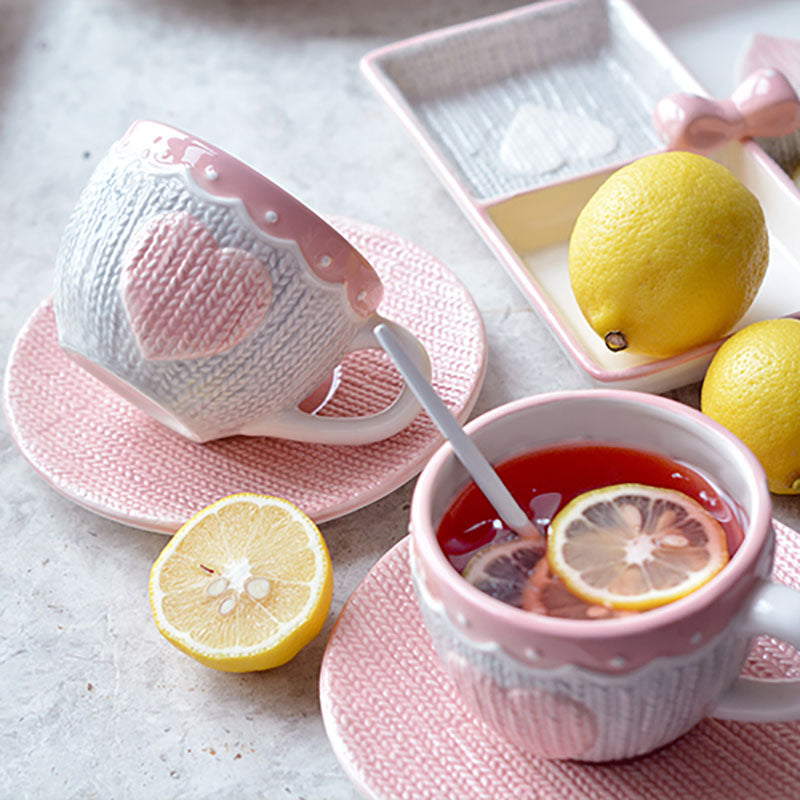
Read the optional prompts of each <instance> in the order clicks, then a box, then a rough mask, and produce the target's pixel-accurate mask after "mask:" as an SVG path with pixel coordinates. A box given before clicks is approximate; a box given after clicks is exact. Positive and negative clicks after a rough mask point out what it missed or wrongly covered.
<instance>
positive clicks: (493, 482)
mask: <svg viewBox="0 0 800 800" xmlns="http://www.w3.org/2000/svg"><path fill="white" fill-rule="evenodd" d="M374 333H375V337H376V338H377V340H378V341H379V342H380V344H381V346H382V347H383V349H384V350H385V351H386V352H387V353H388V355H389V357H390V358H391V359H392V361H393V362H394V365H395V366H396V367H397V369H398V370H399V371H400V374H401V375H402V376H403V378H405V381H406V384H407V385H408V386H409V388H410V389H411V391H412V392H413V393H414V395H415V396H416V398H417V400H419V402H420V404H421V405H422V407H423V408H424V409H425V411H427V412H428V414H429V415H430V418H431V419H432V420H433V421H434V423H435V425H436V427H437V428H438V429H439V430H440V431H441V432H442V433H443V434H444V436H445V437H446V438H447V439H448V441H449V442H450V444H451V445H452V447H453V450H454V451H455V454H456V456H457V457H458V460H459V461H460V462H461V463H462V464H463V465H464V467H465V468H466V470H467V472H469V474H470V475H471V476H472V479H473V480H474V481H475V483H476V484H477V485H478V488H479V489H480V490H481V491H482V492H483V493H484V495H486V499H487V500H488V501H489V502H490V503H491V504H492V507H493V508H494V510H495V511H496V512H497V513H498V514H499V515H500V519H502V520H503V522H504V523H505V524H506V525H508V527H509V528H511V530H512V531H514V532H515V533H516V534H517V535H518V536H524V537H526V538H528V539H537V540H538V541H539V542H540V544H541V546H542V549H544V538H543V537H542V535H541V533H539V531H538V529H537V528H536V526H535V525H534V524H533V523H532V522H531V521H530V520H529V519H528V516H527V515H526V514H525V512H524V511H523V510H522V509H521V508H520V507H519V504H518V503H517V501H516V500H514V498H513V497H512V496H511V492H509V491H508V489H507V488H506V485H505V484H504V483H503V482H502V481H501V480H500V477H499V476H498V474H497V473H496V472H495V471H494V468H493V467H492V465H491V464H490V463H489V462H488V461H487V460H486V457H485V456H484V455H483V453H481V451H480V450H479V449H478V447H477V445H476V444H475V442H473V441H472V439H470V438H469V436H467V434H466V433H465V432H464V429H463V428H462V427H461V426H460V425H459V424H458V420H457V419H456V418H455V417H454V416H453V414H452V413H451V411H450V409H449V408H448V407H447V406H446V405H445V404H444V402H443V401H442V400H441V398H440V397H439V395H438V394H436V392H435V391H434V389H433V387H432V386H431V385H430V383H428V381H427V380H426V379H425V377H424V376H423V375H422V373H421V372H420V371H419V370H418V369H417V368H416V367H415V366H414V363H413V362H412V360H411V358H410V356H409V354H408V353H407V352H406V350H405V348H404V347H403V345H402V344H401V343H400V340H399V339H398V338H397V337H396V336H395V335H394V334H393V333H392V331H391V330H390V329H389V328H388V327H387V326H386V325H377V326H376V327H375V330H374Z"/></svg>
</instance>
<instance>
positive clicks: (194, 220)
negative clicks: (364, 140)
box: [54, 121, 430, 444]
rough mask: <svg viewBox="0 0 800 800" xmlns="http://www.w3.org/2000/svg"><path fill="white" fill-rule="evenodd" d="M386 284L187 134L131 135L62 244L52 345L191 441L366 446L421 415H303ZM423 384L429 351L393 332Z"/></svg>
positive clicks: (407, 402)
mask: <svg viewBox="0 0 800 800" xmlns="http://www.w3.org/2000/svg"><path fill="white" fill-rule="evenodd" d="M382 293H383V287H382V285H381V282H380V279H379V278H378V276H377V274H376V273H375V271H374V270H373V268H372V267H371V266H370V265H369V264H368V263H367V262H366V260H365V259H364V258H363V257H362V256H361V254H360V253H359V252H358V251H357V250H356V249H355V248H354V247H353V246H352V245H351V244H350V243H349V242H348V241H347V240H346V239H345V238H344V237H343V236H341V235H340V234H339V233H338V232H337V231H336V230H335V229H334V228H333V227H331V226H330V225H329V224H328V223H327V222H325V221H324V220H322V219H321V218H320V217H318V216H317V215H316V214H314V213H313V212H312V211H310V210H309V209H308V208H306V207H305V206H304V205H303V204H302V203H300V202H299V201H298V200H297V199H295V198H294V197H292V196H291V195H290V194H288V193H287V192H285V191H283V190H282V189H280V188H279V187H278V186H276V185H275V184H274V183H272V182H271V181H269V180H268V179H267V178H265V177H263V176H262V175H260V174H259V173H257V172H255V171H254V170H252V169H251V168H249V167H247V166H245V165H244V164H242V163H241V162H239V161H238V160H236V159H235V158H232V157H231V156H229V155H227V154H226V153H224V152H222V151H221V150H219V149H218V148H216V147H213V146H211V145H209V144H207V143H205V142H203V141H201V140H199V139H197V138H195V137H194V136H190V135H189V134H186V133H184V132H182V131H179V130H176V129H174V128H172V127H170V126H167V125H164V124H161V123H158V122H151V121H138V122H135V123H133V125H131V127H130V128H129V129H128V131H127V132H126V133H125V135H124V136H123V137H122V138H121V139H120V140H119V141H118V142H117V143H115V144H114V145H113V146H112V148H111V150H110V151H109V153H108V154H107V155H106V156H105V157H104V158H103V159H102V161H101V162H100V163H99V165H98V166H97V168H96V170H95V171H94V173H93V175H92V177H91V179H90V181H89V183H88V185H87V187H86V188H85V190H84V191H83V193H82V195H81V197H80V200H79V202H78V204H77V207H76V209H75V211H74V213H73V214H72V217H71V218H70V221H69V223H68V225H67V227H66V230H65V232H64V235H63V237H62V241H61V246H60V249H59V253H58V258H57V264H56V285H55V293H54V306H55V313H56V321H57V326H58V336H59V342H60V344H61V347H62V348H63V349H64V350H65V351H66V352H67V354H68V355H70V356H71V357H72V358H73V359H75V360H76V361H77V362H78V363H79V364H81V365H82V366H83V367H85V368H86V369H87V370H88V371H89V372H91V373H92V374H93V375H95V376H96V377H98V378H99V379H101V380H102V381H104V382H105V383H106V384H108V385H109V386H111V388H113V389H114V390H115V391H117V392H118V393H120V394H121V395H122V396H123V397H125V398H126V399H127V400H129V401H130V402H132V403H133V404H135V405H137V406H139V407H140V408H141V409H142V410H144V411H145V412H147V413H148V414H150V415H151V416H153V417H155V418H156V419H158V420H159V421H160V422H162V423H164V424H165V425H167V426H169V427H170V428H172V429H173V430H175V431H177V432H178V433H180V434H182V435H183V436H185V437H187V438H190V439H192V440H194V441H198V442H203V441H208V440H210V439H216V438H219V437H223V436H229V435H233V434H244V435H252V436H277V437H281V438H288V439H296V440H300V441H311V442H321V443H328V444H363V443H367V442H372V441H377V440H379V439H384V438H386V437H388V436H391V435H393V434H394V433H396V432H398V431H399V430H401V429H402V428H404V427H405V426H406V425H408V424H409V423H410V422H411V420H412V419H413V418H414V416H415V415H416V414H417V413H418V411H419V405H418V404H417V402H416V400H415V398H414V397H413V394H412V393H411V392H410V391H409V389H408V387H404V388H403V390H402V391H401V393H400V394H399V396H398V397H397V398H396V399H395V401H394V402H393V403H392V404H391V405H389V406H388V407H387V408H385V409H383V410H381V411H379V412H378V413H376V414H372V415H369V416H360V417H350V418H338V417H324V416H316V415H311V414H307V413H304V412H303V411H301V410H300V409H299V408H298V405H299V404H300V403H301V402H302V401H303V399H304V398H306V397H307V396H308V395H309V394H311V393H313V392H314V390H315V389H317V388H318V387H319V386H320V385H324V382H325V380H326V378H329V377H330V375H331V373H332V372H333V371H334V370H335V369H336V367H337V366H338V365H339V364H340V362H341V361H342V359H343V357H344V356H345V355H346V354H347V353H349V352H351V351H354V350H359V349H364V348H379V347H380V345H379V344H378V342H377V340H376V339H375V337H374V335H373V333H372V331H373V329H374V327H375V326H376V325H377V324H379V323H381V322H386V320H384V319H383V318H382V317H381V316H380V315H379V314H378V313H377V308H378V304H379V303H380V300H381V297H382ZM388 324H389V325H390V326H391V327H392V328H393V330H394V331H395V332H396V333H397V334H398V335H399V336H401V338H403V339H404V340H405V342H406V343H407V345H408V346H409V348H410V350H411V352H412V353H413V354H414V357H415V358H416V359H417V362H418V365H419V366H420V367H421V368H422V369H423V370H425V371H426V374H428V375H430V364H429V361H428V358H427V355H426V354H425V351H424V349H423V348H422V345H421V344H420V343H419V342H418V341H417V339H416V337H415V336H414V335H413V334H412V333H411V332H410V331H408V330H407V329H406V328H404V327H402V326H400V325H398V324H396V323H393V322H389V323H388Z"/></svg>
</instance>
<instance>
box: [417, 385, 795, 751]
mask: <svg viewBox="0 0 800 800" xmlns="http://www.w3.org/2000/svg"><path fill="white" fill-rule="evenodd" d="M467 430H468V431H469V433H470V435H471V436H472V438H473V439H474V440H475V442H476V443H477V445H478V446H479V447H480V448H481V449H482V450H483V451H484V453H485V454H486V455H487V457H488V458H489V460H490V461H492V462H494V463H498V462H502V461H505V460H507V459H508V458H511V457H514V456H515V455H519V454H521V453H523V452H529V451H535V450H537V449H540V448H544V447H548V446H552V445H555V444H558V443H573V442H577V441H598V442H605V443H610V444H620V445H623V446H625V447H629V448H634V449H640V450H642V451H647V452H651V453H659V454H661V455H663V456H665V457H667V458H669V459H672V460H673V461H676V462H679V463H683V464H686V465H687V466H690V467H692V468H693V469H694V470H695V471H697V472H699V473H700V474H701V475H702V476H704V477H706V478H707V479H708V480H709V481H710V482H711V483H712V485H714V486H715V487H716V488H717V489H718V490H720V491H721V493H722V496H727V497H728V498H732V499H733V503H732V505H733V513H734V514H735V516H736V518H737V522H738V523H739V525H740V527H741V529H742V531H743V540H742V543H741V544H740V545H739V547H738V548H737V549H736V551H735V553H734V554H733V555H732V557H731V559H730V561H729V562H728V564H727V565H726V566H725V567H723V568H722V570H721V571H720V572H719V573H717V575H716V576H715V577H713V578H712V579H711V580H710V581H709V582H708V583H706V584H705V585H704V586H702V587H700V588H699V589H697V590H696V591H694V592H692V593H691V594H689V595H687V596H686V597H683V598H681V599H679V600H676V601H674V602H672V603H669V604H667V605H664V606H662V607H660V608H656V609H653V610H650V611H646V612H643V613H640V614H635V615H630V616H621V617H618V618H607V619H599V620H586V619H560V618H556V617H550V616H544V615H540V614H535V613H532V612H530V611H526V610H523V609H520V608H516V607H513V606H510V605H507V604H505V603H503V602H501V601H500V600H497V599H495V598H494V597H490V596H489V595H487V594H485V593H484V592H482V591H480V590H479V589H477V588H476V587H475V586H472V585H471V584H470V583H468V582H467V581H466V580H465V579H464V578H462V577H461V575H460V574H459V573H458V572H457V571H456V570H455V569H454V568H453V567H452V566H451V565H450V563H449V561H448V560H447V559H446V557H445V555H444V554H443V552H442V550H441V548H440V547H439V544H438V543H437V527H438V524H439V522H440V520H441V519H442V516H443V514H444V513H445V511H446V509H447V508H448V507H449V506H450V505H451V504H452V502H453V500H454V499H455V498H456V497H457V495H458V494H459V492H460V491H461V490H462V489H463V488H464V486H465V485H466V484H467V483H468V482H469V479H468V476H467V474H466V472H465V470H464V468H463V467H462V466H461V464H460V463H459V462H458V460H457V459H456V457H455V456H454V454H453V451H452V449H451V448H450V447H449V445H444V446H442V447H441V448H440V449H439V450H438V451H437V452H436V453H435V454H434V456H433V457H432V458H431V460H430V462H429V463H428V464H427V466H426V467H425V469H424V470H423V472H422V473H421V475H420V477H419V479H418V482H417V485H416V488H415V491H414V495H413V499H412V504H411V525H410V527H411V574H412V579H413V583H414V587H415V591H416V595H417V597H418V600H419V603H420V606H421V610H422V615H423V618H424V620H425V625H426V628H427V630H428V632H429V633H430V635H431V639H432V641H433V644H434V646H435V648H436V651H437V654H438V656H439V658H440V659H441V662H442V664H443V666H444V668H445V670H446V671H447V672H448V673H449V675H450V677H451V678H452V680H453V682H454V684H455V688H456V690H457V692H458V693H459V694H460V696H461V698H462V699H463V701H464V703H465V705H466V706H467V708H468V709H469V710H470V711H471V712H473V713H474V714H475V715H476V716H478V717H479V718H481V719H483V720H484V721H485V722H486V723H488V724H489V725H490V726H491V727H492V728H494V729H495V730H496V731H497V733H499V734H500V735H501V736H503V737H505V738H506V739H507V740H509V741H511V742H512V743H513V744H515V745H517V746H518V747H520V748H522V749H524V750H526V751H529V752H532V753H534V754H536V755H540V756H544V757H547V758H571V759H579V760H585V761H606V760H613V759H621V758H628V757H631V756H636V755H640V754H643V753H647V752H649V751H651V750H654V749H656V748H658V747H660V746H662V745H665V744H667V743H668V742H670V741H672V740H674V739H676V738H677V737H679V736H681V735H682V734H683V733H685V732H686V731H688V730H689V729H690V728H692V727H693V726H694V725H695V724H696V723H697V722H699V721H700V720H701V719H702V718H704V717H707V716H713V717H719V718H726V719H737V720H742V721H776V720H790V719H800V681H797V680H792V681H776V682H771V681H763V680H757V679H754V678H749V677H743V676H740V672H741V670H742V667H743V665H744V662H745V660H746V658H747V656H748V653H749V652H750V649H751V645H752V643H753V640H754V638H755V637H756V636H757V635H759V634H766V635H768V636H774V637H776V638H778V639H782V640H783V641H785V642H788V643H789V644H791V645H792V646H794V647H800V593H798V592H796V591H794V590H793V589H790V588H789V587H787V586H784V585H782V584H777V583H771V582H770V580H769V574H770V569H771V565H772V559H773V548H774V534H773V530H772V526H771V500H770V495H769V492H768V490H767V485H766V480H765V477H764V474H763V471H762V469H761V467H760V465H759V464H758V462H757V460H756V459H755V457H754V456H753V455H752V453H751V452H750V451H749V450H748V449H747V448H746V447H745V446H744V445H743V444H742V443H741V442H740V441H739V440H738V439H736V438H735V437H734V436H733V435H731V434H730V433H728V432H727V431H726V430H724V429H723V428H722V427H721V426H719V425H717V424H716V423H715V422H713V421H712V420H711V419H709V418H708V417H706V416H705V415H703V414H701V413H700V412H698V411H695V410H694V409H692V408H689V407H687V406H685V405H683V404H680V403H677V402H675V401H671V400H668V399H665V398H662V397H656V396H652V395H647V394H643V393H637V392H624V391H607V390H590V391H584V392H565V393H557V394H544V395H540V396H536V397H530V398H526V399H523V400H519V401H516V402H512V403H510V404H507V405H504V406H501V407H500V408H497V409H495V410H493V411H490V412H488V413H486V414H484V415H482V416H481V417H479V418H477V419H475V420H473V421H472V422H471V423H470V424H469V425H468V426H467Z"/></svg>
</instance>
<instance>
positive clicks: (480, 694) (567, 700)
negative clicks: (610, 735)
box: [445, 651, 597, 758]
mask: <svg viewBox="0 0 800 800" xmlns="http://www.w3.org/2000/svg"><path fill="white" fill-rule="evenodd" d="M445 662H446V666H447V670H448V672H449V673H450V677H451V678H452V680H453V683H454V684H455V686H456V689H457V690H458V692H459V694H460V695H461V698H462V700H463V701H464V703H465V704H466V705H467V707H468V708H469V709H470V710H471V711H473V712H474V713H476V714H477V715H478V716H479V717H482V718H483V719H484V720H485V721H486V722H488V723H489V725H490V726H491V727H492V728H494V730H495V731H497V733H499V734H500V735H501V736H503V737H505V738H506V739H508V740H509V741H510V742H512V743H513V744H515V745H517V747H520V748H522V749H523V750H530V751H532V752H535V753H537V754H539V755H542V756H545V757H546V758H580V757H581V756H582V755H584V754H585V753H586V752H587V750H588V749H589V748H590V747H591V746H592V745H593V744H594V743H595V742H596V740H597V721H596V720H595V717H594V714H593V713H592V712H591V710H590V709H588V708H587V707H586V706H585V705H584V704H583V703H580V702H578V701H577V700H575V699H573V698H572V697H569V696H567V695H566V694H559V693H555V692H550V691H547V690H546V689H539V688H536V687H533V686H518V687H506V686H498V685H497V684H496V683H495V682H494V681H493V680H492V678H491V677H490V676H489V675H488V674H487V673H485V672H483V671H482V670H481V669H480V668H478V667H477V666H474V665H472V664H470V662H469V661H468V660H467V659H466V658H465V657H464V656H463V655H461V654H459V653H456V652H453V651H451V652H449V653H448V654H447V656H446V659H445Z"/></svg>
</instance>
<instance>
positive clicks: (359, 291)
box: [111, 119, 383, 317]
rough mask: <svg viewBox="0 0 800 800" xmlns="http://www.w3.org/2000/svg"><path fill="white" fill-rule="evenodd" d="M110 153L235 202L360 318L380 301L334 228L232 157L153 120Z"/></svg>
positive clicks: (375, 281)
mask: <svg viewBox="0 0 800 800" xmlns="http://www.w3.org/2000/svg"><path fill="white" fill-rule="evenodd" d="M111 152H113V153H117V154H120V155H126V156H130V155H136V156H139V157H140V158H142V159H143V160H144V161H145V162H146V163H147V164H149V165H150V166H151V167H153V168H155V169H164V168H165V167H166V168H174V167H183V168H185V169H187V170H188V171H189V174H190V175H191V177H192V180H193V181H194V182H195V184H196V186H197V187H198V188H199V189H200V190H202V191H203V192H206V193H207V194H209V195H211V196H213V197H216V198H219V199H226V200H231V199H233V200H238V201H239V202H241V204H242V206H243V207H244V210H245V212H246V213H247V216H248V217H249V219H250V220H251V221H252V223H253V224H254V225H255V226H256V228H257V229H258V230H259V231H261V232H262V233H263V234H264V235H266V236H268V237H271V238H273V239H282V240H285V241H291V242H295V243H296V244H297V246H298V247H299V248H300V252H301V253H302V254H303V258H304V259H305V261H306V262H307V264H308V267H309V269H310V270H311V271H312V273H313V274H314V275H315V276H316V277H317V278H319V279H320V280H322V281H324V282H326V283H340V284H343V286H344V288H345V290H346V294H347V298H348V301H349V304H350V307H351V308H352V309H353V311H355V312H356V313H357V314H358V315H359V316H360V317H367V316H369V315H370V314H372V313H373V312H374V311H375V310H376V309H377V307H378V305H379V304H380V301H381V298H382V292H383V287H382V284H381V282H380V279H379V278H378V275H377V273H376V272H375V270H374V269H373V268H372V266H371V265H370V264H369V262H368V261H367V260H366V259H365V258H364V257H363V256H362V255H361V254H360V253H359V252H358V250H356V248H355V247H353V245H352V244H350V242H348V241H347V239H345V238H344V237H343V236H342V235H341V234H340V233H339V232H338V231H337V230H336V229H335V228H333V227H332V226H331V225H329V224H328V223H327V222H326V221H325V220H324V219H322V218H321V217H320V216H319V215H318V214H316V213H315V212H314V211H312V210H311V209H310V208H308V207H307V206H306V205H305V204H304V203H302V202H300V201H299V200H298V199H297V198H296V197H294V196H293V195H292V194H290V193H289V192H287V191H286V190H285V189H282V188H281V187H280V186H278V185H277V184H275V183H273V182H272V181H271V180H269V178H267V177H266V176H264V175H262V174H261V173H260V172H258V171H257V170H255V169H253V168H252V167H250V166H248V165H247V164H245V163H244V162H242V161H240V160H239V159H237V158H235V157H234V156H232V155H230V154H228V153H226V152H225V151H223V150H221V149H220V148H219V147H216V146H215V145H212V144H210V143H208V142H206V141H204V140H203V139H200V138H199V137H197V136H194V135H193V134H190V133H187V132H185V131H182V130H180V129H179V128H176V127H174V126H173V125H169V124H167V123H163V122H158V121H155V120H148V119H142V120H136V121H134V122H133V123H131V125H130V126H129V127H128V130H127V131H126V132H125V133H124V134H123V135H122V137H121V138H120V139H119V140H118V141H117V142H115V143H114V145H113V146H112V148H111Z"/></svg>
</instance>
